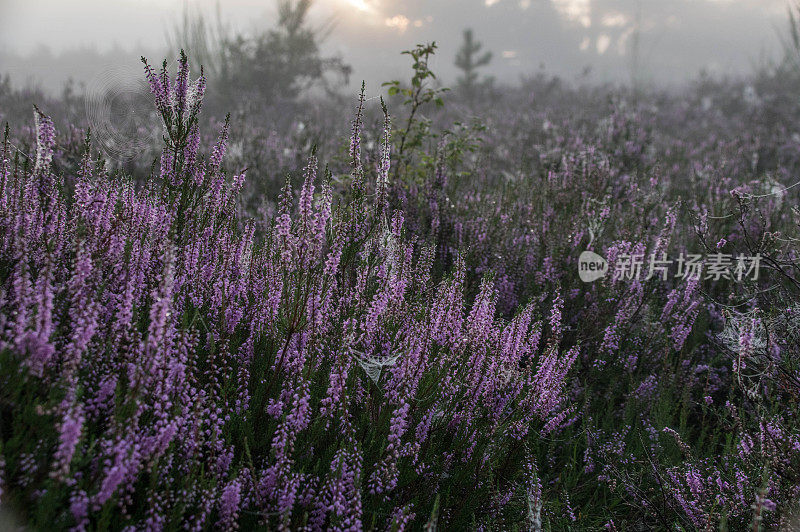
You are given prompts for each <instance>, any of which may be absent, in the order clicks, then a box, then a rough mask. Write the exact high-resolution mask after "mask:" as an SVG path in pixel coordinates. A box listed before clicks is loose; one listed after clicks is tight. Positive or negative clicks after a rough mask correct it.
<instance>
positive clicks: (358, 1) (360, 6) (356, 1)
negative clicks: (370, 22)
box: [347, 0, 375, 13]
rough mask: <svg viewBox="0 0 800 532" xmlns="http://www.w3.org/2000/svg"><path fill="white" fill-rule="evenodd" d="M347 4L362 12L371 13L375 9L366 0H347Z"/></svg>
mask: <svg viewBox="0 0 800 532" xmlns="http://www.w3.org/2000/svg"><path fill="white" fill-rule="evenodd" d="M347 4H348V5H349V6H350V7H354V8H356V9H357V10H359V11H363V12H364V13H372V12H374V11H375V8H374V7H373V6H371V5H369V3H368V2H367V0H347Z"/></svg>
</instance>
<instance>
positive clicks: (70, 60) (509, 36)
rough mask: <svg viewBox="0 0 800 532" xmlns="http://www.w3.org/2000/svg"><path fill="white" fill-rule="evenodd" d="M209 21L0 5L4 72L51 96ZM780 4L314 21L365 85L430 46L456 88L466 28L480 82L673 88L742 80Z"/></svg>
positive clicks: (525, 3)
mask: <svg viewBox="0 0 800 532" xmlns="http://www.w3.org/2000/svg"><path fill="white" fill-rule="evenodd" d="M187 8H188V9H191V10H193V11H195V12H202V13H205V14H206V15H208V16H209V17H213V16H214V13H215V12H216V9H217V4H216V2H214V1H211V0H194V1H191V2H186V1H180V0H117V1H114V2H106V1H96V0H74V1H70V2H63V1H59V0H40V1H37V2H30V1H21V0H2V2H0V72H2V73H7V74H10V76H11V78H12V81H13V82H14V83H15V84H18V85H19V84H38V85H40V86H44V87H45V88H47V89H49V90H53V89H54V88H55V87H60V86H61V85H63V83H64V82H65V81H66V80H67V79H70V78H71V79H73V80H75V81H77V82H81V81H86V80H88V79H91V77H92V76H93V75H94V73H96V72H97V71H98V70H99V69H102V68H107V63H108V62H109V61H113V62H117V63H133V62H135V60H136V59H138V57H139V56H140V55H142V54H144V55H148V56H153V58H154V59H156V60H157V59H158V57H155V56H158V55H163V54H165V53H167V51H166V41H167V39H166V36H167V34H168V32H169V30H170V28H172V27H173V26H174V25H175V23H176V22H177V21H178V20H179V19H180V16H181V13H182V12H183V10H184V9H187ZM786 8H787V4H786V2H785V1H784V0H740V1H725V0H669V1H653V0H458V1H456V0H427V1H421V0H411V1H404V2H399V1H391V0H376V1H372V0H317V1H316V2H314V5H313V7H312V9H311V15H312V17H311V18H312V22H313V23H314V24H316V25H317V26H319V27H326V28H327V33H328V35H327V38H326V39H325V41H324V43H323V48H324V51H325V52H326V53H331V54H338V55H340V56H341V57H342V58H343V59H344V60H345V61H346V62H347V63H349V64H350V65H351V66H352V67H353V75H352V77H351V83H353V84H355V83H358V82H360V80H362V79H363V80H366V81H367V83H368V86H370V87H375V86H379V84H380V82H382V81H385V80H387V79H391V78H393V77H396V76H397V75H399V72H401V71H402V69H403V68H405V66H406V62H407V61H405V60H404V59H403V58H402V57H401V55H400V52H401V51H402V50H405V49H409V48H411V47H413V46H414V45H415V44H416V43H419V42H423V41H431V40H435V41H437V43H438V44H439V46H440V49H439V53H438V54H437V58H436V62H435V64H434V67H435V69H436V70H437V72H440V73H441V76H442V78H444V80H445V81H446V82H449V81H451V80H453V79H454V78H455V75H456V74H455V69H454V67H453V58H454V56H455V53H456V50H457V48H458V46H459V45H460V44H461V39H462V32H463V30H464V29H465V28H468V27H469V28H473V29H474V31H475V35H476V38H477V39H478V40H479V41H481V42H482V43H483V44H484V48H485V49H488V50H490V51H492V52H493V54H494V59H493V61H492V62H491V63H490V65H488V67H487V68H486V69H485V74H488V75H491V76H494V77H495V78H496V79H497V80H498V81H502V82H508V83H513V82H515V81H517V80H519V79H520V77H522V76H526V75H530V74H532V73H535V72H538V71H544V72H546V73H548V74H551V75H558V76H562V77H564V78H567V79H576V78H581V79H588V80H591V81H595V82H606V81H612V82H627V81H628V80H630V79H631V76H633V75H635V76H637V78H639V79H641V80H642V81H646V82H651V83H653V84H658V85H662V86H663V85H674V84H679V83H682V82H684V81H685V80H688V79H691V78H694V77H696V76H697V75H698V73H699V72H701V71H706V72H709V73H711V74H714V75H718V76H724V75H741V74H747V73H748V72H752V71H753V70H754V69H755V68H757V67H758V66H759V65H762V64H764V63H765V62H766V61H769V60H770V59H771V58H774V57H776V56H777V52H778V51H779V49H780V39H779V37H778V35H779V30H781V29H782V28H783V26H784V25H785V23H786ZM219 13H220V15H221V20H222V21H223V22H224V23H225V24H226V25H228V26H229V27H230V28H232V29H233V30H235V31H239V32H255V31H259V30H260V29H264V28H268V27H271V26H273V25H274V23H275V19H276V9H275V2H272V1H269V0H261V1H256V0H229V1H226V2H224V3H221V4H220V5H219Z"/></svg>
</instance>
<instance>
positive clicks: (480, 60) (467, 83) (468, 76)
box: [455, 29, 492, 98]
mask: <svg viewBox="0 0 800 532" xmlns="http://www.w3.org/2000/svg"><path fill="white" fill-rule="evenodd" d="M482 48H483V44H482V43H480V42H478V41H476V40H475V37H474V35H473V32H472V29H466V30H464V42H463V43H462V45H461V48H459V50H458V53H457V54H456V62H455V64H456V67H458V68H459V69H460V70H461V71H462V72H463V75H462V76H461V77H460V78H458V85H459V86H460V87H461V88H462V89H463V91H464V92H465V93H466V95H467V97H468V98H472V97H473V96H474V95H475V89H476V88H477V85H478V73H477V69H478V68H480V67H482V66H486V65H488V64H489V63H490V62H491V60H492V52H488V51H487V52H484V53H483V54H481V53H480V52H481V49H482Z"/></svg>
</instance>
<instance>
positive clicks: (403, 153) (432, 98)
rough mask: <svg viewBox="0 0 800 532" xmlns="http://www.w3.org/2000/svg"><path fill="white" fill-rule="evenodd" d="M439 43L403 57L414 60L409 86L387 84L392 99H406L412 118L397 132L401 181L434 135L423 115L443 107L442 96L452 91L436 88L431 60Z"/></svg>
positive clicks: (409, 116) (395, 136)
mask: <svg viewBox="0 0 800 532" xmlns="http://www.w3.org/2000/svg"><path fill="white" fill-rule="evenodd" d="M436 48H437V46H436V43H435V42H431V43H427V44H418V45H417V47H416V48H414V49H413V50H406V51H404V52H403V55H408V56H410V57H411V60H412V61H413V63H412V66H411V68H412V70H413V74H412V76H411V80H410V83H409V85H407V86H404V85H403V84H402V83H401V82H400V81H398V80H394V81H388V82H386V83H384V84H383V86H384V87H388V89H387V93H388V94H389V96H402V97H403V105H405V106H406V107H408V117H407V118H406V121H405V125H404V126H403V127H402V128H400V129H398V130H397V131H395V132H394V134H393V135H392V137H393V138H397V139H400V140H399V143H398V148H397V152H396V154H395V156H396V158H397V164H396V166H395V178H397V177H398V176H399V175H400V174H401V173H402V172H403V171H404V170H405V169H406V168H407V167H408V166H409V164H411V160H412V157H413V152H414V150H416V149H418V148H420V147H421V146H422V144H423V141H424V140H425V139H426V138H427V137H428V136H429V135H430V134H431V123H430V120H428V119H427V118H425V117H422V116H420V113H421V112H422V111H423V110H424V109H425V108H426V107H429V106H430V104H433V105H435V106H436V107H443V106H444V100H443V99H442V94H443V93H445V92H446V91H448V90H449V89H447V88H444V87H436V86H435V85H434V82H435V81H436V75H435V74H434V73H433V71H432V70H431V69H430V67H429V66H428V63H429V61H430V59H431V57H432V56H433V55H434V54H435V53H436Z"/></svg>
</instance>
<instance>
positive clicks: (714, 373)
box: [0, 44, 800, 531]
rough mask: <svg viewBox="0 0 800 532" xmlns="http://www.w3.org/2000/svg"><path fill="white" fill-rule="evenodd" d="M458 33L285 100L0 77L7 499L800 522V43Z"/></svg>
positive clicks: (164, 511) (530, 519) (386, 522)
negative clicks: (570, 69)
mask: <svg viewBox="0 0 800 532" xmlns="http://www.w3.org/2000/svg"><path fill="white" fill-rule="evenodd" d="M798 49H800V47H798ZM173 53H175V52H173ZM436 53H437V48H436V46H435V45H433V44H427V45H420V46H418V47H416V48H414V49H412V50H409V51H408V52H407V53H406V54H405V55H404V56H403V61H405V64H406V71H405V72H406V76H405V77H404V78H401V79H399V80H397V81H388V82H387V83H386V84H385V85H384V86H383V88H382V89H381V91H380V92H379V93H374V94H371V93H370V92H369V91H367V90H366V89H362V90H361V92H360V94H359V93H358V92H356V93H355V94H340V93H333V92H330V93H325V94H324V95H319V94H317V95H315V96H308V97H303V98H296V99H292V100H291V101H283V100H278V101H273V102H270V103H263V104H262V103H260V102H261V100H259V99H258V98H253V97H238V96H236V94H232V93H230V92H227V93H226V91H225V90H224V87H221V86H220V83H219V80H215V79H214V77H213V76H214V75H217V76H220V77H221V78H220V79H225V80H226V83H228V85H226V86H228V88H230V85H229V83H232V82H230V81H229V80H230V76H231V74H230V73H227V74H226V73H225V72H221V71H220V69H219V68H213V69H212V68H204V69H203V70H202V71H201V70H200V63H201V61H200V60H197V59H196V58H194V57H193V56H192V55H191V51H190V53H189V55H188V57H187V55H186V54H184V53H183V52H180V54H179V55H177V58H174V57H169V58H168V61H165V62H164V63H163V66H162V64H161V59H162V58H161V57H158V58H147V59H144V58H143V60H142V63H140V64H139V65H138V66H137V67H136V68H138V70H139V72H140V74H139V75H140V80H141V83H142V87H144V89H143V90H142V91H140V92H139V93H137V94H138V97H141V98H143V100H144V104H143V105H144V106H145V108H146V109H147V112H146V113H144V114H141V113H140V114H139V115H137V116H138V118H137V119H136V121H134V122H131V123H125V124H122V123H121V122H120V121H119V116H117V115H115V116H113V117H111V118H109V117H105V118H104V119H103V118H102V117H101V118H98V117H97V116H94V115H92V114H91V113H89V114H88V115H87V113H85V112H84V109H85V107H84V99H83V97H82V96H79V95H77V94H75V93H72V92H69V91H65V92H64V93H63V94H62V95H61V96H58V97H56V96H54V95H53V94H48V93H45V92H35V91H27V90H20V89H18V88H14V87H12V86H11V84H10V83H9V82H8V80H6V81H5V82H4V83H0V121H2V123H3V124H7V125H6V126H5V132H4V134H3V135H2V145H1V146H0V512H1V515H0V529H4V530H5V529H9V530H11V529H15V527H20V528H24V529H31V530H41V529H46V530H62V529H71V530H126V531H133V530H309V531H317V530H392V531H396V530H426V531H434V530H486V531H488V530H525V531H544V530H547V531H560V530H565V531H584V530H613V531H625V530H633V531H649V530H681V531H690V530H731V531H734V530H752V531H758V530H787V531H791V530H798V529H800V419H799V418H798V414H800V402H798V399H799V398H800V263H798V262H797V261H798V260H799V259H800V258H799V257H798V251H800V203H799V202H798V197H800V196H798V194H799V193H800V185H798V181H800V98H798V94H800V69H798V68H796V67H795V64H796V63H793V62H792V61H790V60H789V59H786V60H783V61H781V62H778V63H776V64H774V65H772V66H770V67H769V68H763V69H760V70H758V71H757V72H754V73H753V74H752V75H750V76H744V77H741V78H726V79H717V78H713V77H709V76H706V77H703V76H700V77H697V78H695V80H694V81H692V82H689V83H686V84H684V85H682V86H681V87H680V88H675V89H671V90H660V89H658V88H656V87H653V86H638V85H634V86H628V87H626V86H620V85H616V84H615V85H601V84H581V83H577V82H567V81H564V80H561V79H559V78H557V77H552V76H547V75H545V74H540V75H536V76H530V77H527V78H525V79H524V80H523V81H522V82H520V83H519V84H517V85H514V86H505V85H502V84H480V85H478V84H470V82H469V80H468V79H467V80H466V81H465V82H463V83H461V85H460V86H454V87H453V89H452V90H445V87H446V84H444V83H443V82H441V81H440V80H439V78H438V77H437V76H436V75H435V72H433V71H432V70H431V67H430V64H431V63H430V60H431V58H433V57H435V55H436ZM788 53H789V52H788V51H787V54H788ZM200 59H203V57H200ZM204 66H205V65H204ZM225 76H228V77H225ZM241 83H243V84H244V83H245V82H244V81H241ZM32 104H36V106H35V107H34V106H33V105H32ZM122 117H123V118H124V112H123V115H122ZM121 124H122V125H121ZM153 124H154V125H153ZM109 125H115V126H116V129H114V130H113V131H112V130H111V129H109Z"/></svg>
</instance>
